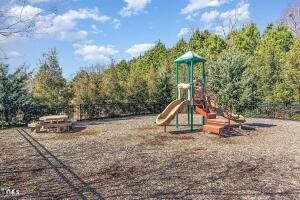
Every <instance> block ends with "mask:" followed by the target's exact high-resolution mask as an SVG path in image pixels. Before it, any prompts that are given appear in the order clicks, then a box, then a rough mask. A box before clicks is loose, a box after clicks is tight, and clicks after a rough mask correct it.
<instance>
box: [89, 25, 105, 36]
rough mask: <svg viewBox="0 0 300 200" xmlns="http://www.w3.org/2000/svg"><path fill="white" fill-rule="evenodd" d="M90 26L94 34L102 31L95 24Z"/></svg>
mask: <svg viewBox="0 0 300 200" xmlns="http://www.w3.org/2000/svg"><path fill="white" fill-rule="evenodd" d="M91 28H92V30H93V31H92V33H94V34H99V33H102V32H103V31H102V30H100V29H98V27H97V26H96V25H95V24H92V26H91Z"/></svg>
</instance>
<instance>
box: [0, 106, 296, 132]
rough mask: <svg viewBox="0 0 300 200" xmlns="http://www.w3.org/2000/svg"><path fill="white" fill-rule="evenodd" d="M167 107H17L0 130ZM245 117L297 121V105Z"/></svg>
mask: <svg viewBox="0 0 300 200" xmlns="http://www.w3.org/2000/svg"><path fill="white" fill-rule="evenodd" d="M165 106H166V105H162V104H159V103H157V102H145V103H133V102H105V103H102V104H80V105H67V106H47V105H35V106H19V107H10V108H6V109H3V108H2V109H1V108H0V126H2V127H4V126H7V125H23V124H27V123H28V122H29V121H32V120H37V119H38V118H39V117H41V116H44V115H55V114H66V115H68V116H69V117H70V119H73V120H77V121H80V120H88V119H101V118H113V117H122V116H130V115H146V114H157V113H160V112H161V111H162V110H163V109H164V108H165ZM242 114H243V115H245V117H265V118H279V119H291V120H299V121H300V104H259V105H258V106H256V107H253V108H249V109H247V110H246V111H245V112H244V113H242Z"/></svg>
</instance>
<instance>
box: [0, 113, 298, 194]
mask: <svg viewBox="0 0 300 200" xmlns="http://www.w3.org/2000/svg"><path fill="white" fill-rule="evenodd" d="M154 121H155V116H140V117H128V118H121V119H107V120H98V121H88V122H81V123H79V124H78V128H77V130H76V131H75V132H74V133H38V134H37V133H29V131H28V130H27V129H9V130H2V131H1V132H0V151H1V155H0V189H1V188H2V189H17V190H19V195H16V196H15V197H16V198H20V199H49V198H52V199H63V198H68V199H101V198H105V199H151V198H152V199H300V123H299V122H294V121H284V120H271V119H247V123H246V124H245V125H244V129H243V130H242V131H239V133H237V132H235V134H234V135H233V136H231V137H219V136H217V135H211V134H203V133H201V132H200V130H199V127H196V128H198V129H197V130H195V131H194V132H193V133H190V131H188V127H187V126H183V127H181V128H180V129H178V130H177V129H176V128H175V126H174V124H172V126H170V127H168V131H169V133H167V134H166V133H163V128H162V127H156V126H155V125H154V123H153V122H154ZM185 121H186V117H185V116H184V117H183V116H181V118H180V122H183V123H184V122H185ZM196 121H200V117H199V116H197V118H196ZM236 131H238V129H236ZM28 133H29V134H28ZM2 193H3V192H2ZM0 195H2V196H0V198H2V197H4V198H5V197H6V198H7V199H8V198H10V197H11V196H9V195H6V196H4V195H3V194H1V193H0Z"/></svg>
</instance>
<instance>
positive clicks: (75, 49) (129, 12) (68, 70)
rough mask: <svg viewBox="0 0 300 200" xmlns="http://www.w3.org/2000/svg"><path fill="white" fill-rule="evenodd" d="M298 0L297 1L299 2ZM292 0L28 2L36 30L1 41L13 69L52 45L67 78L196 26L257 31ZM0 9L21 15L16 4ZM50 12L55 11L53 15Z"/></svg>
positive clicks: (12, 0) (11, 0) (7, 2)
mask: <svg viewBox="0 0 300 200" xmlns="http://www.w3.org/2000/svg"><path fill="white" fill-rule="evenodd" d="M298 1H299V0H298ZM291 2H295V0H248V1H247V0H28V1H27V3H26V4H25V7H24V8H23V11H22V15H23V17H24V18H26V17H32V16H34V20H35V26H36V28H37V29H38V30H39V31H38V33H35V34H33V35H32V36H31V37H29V38H23V37H20V36H18V37H12V38H10V39H3V38H0V48H1V49H3V50H4V51H5V52H6V53H7V57H8V58H9V59H8V60H7V62H8V63H9V64H10V65H11V67H12V68H15V67H17V66H18V65H20V64H21V63H24V62H25V63H26V64H27V65H29V66H30V68H31V69H34V68H35V67H36V65H37V63H38V59H39V58H40V56H41V54H42V53H43V52H46V51H47V50H48V49H49V48H53V47H56V48H57V50H58V53H59V62H60V65H61V67H62V68H63V73H64V76H65V77H66V78H70V77H72V76H73V75H74V74H75V73H76V72H77V71H78V70H79V69H80V68H81V67H84V66H88V65H89V64H94V63H100V64H105V63H107V62H109V58H110V57H112V58H113V59H115V60H117V61H118V60H120V59H127V60H128V59H130V58H131V57H133V56H137V55H139V54H142V53H143V52H144V51H145V50H147V49H149V48H151V47H152V46H153V45H154V44H155V42H157V41H159V40H160V41H162V42H163V43H165V44H166V46H167V47H171V46H172V45H174V44H175V43H176V42H177V41H178V39H179V38H180V37H184V38H188V37H189V35H190V32H191V31H192V30H193V29H195V28H200V29H201V30H203V29H209V30H210V31H211V32H215V33H217V34H221V35H224V34H226V32H227V31H228V30H229V27H230V26H231V25H232V21H236V22H238V26H237V27H239V26H240V25H242V24H245V23H248V22H254V23H256V24H257V25H258V27H259V29H260V30H261V31H263V30H264V27H265V26H266V25H267V24H268V23H277V22H278V20H279V19H280V16H281V15H282V14H283V12H284V10H285V9H286V8H287V7H288V5H289V4H290V3H291ZM0 6H1V8H2V10H3V9H6V10H9V11H10V12H13V13H18V12H20V8H21V5H20V2H19V1H17V0H4V1H3V0H2V1H1V3H0ZM53 8H55V9H56V10H57V11H56V12H55V13H53Z"/></svg>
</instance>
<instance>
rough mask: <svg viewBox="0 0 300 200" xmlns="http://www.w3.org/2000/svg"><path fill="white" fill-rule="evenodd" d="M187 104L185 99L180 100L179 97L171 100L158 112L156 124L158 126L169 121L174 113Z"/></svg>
mask: <svg viewBox="0 0 300 200" xmlns="http://www.w3.org/2000/svg"><path fill="white" fill-rule="evenodd" d="M186 105H187V101H181V100H180V99H177V100H174V101H172V102H171V103H170V104H169V105H168V106H167V107H166V108H165V110H164V111H163V112H162V113H161V114H159V115H158V116H157V118H156V124H157V125H159V126H165V125H168V124H170V123H171V121H172V120H173V119H174V117H175V116H176V114H177V113H178V112H180V111H181V110H182V109H183V108H184V107H185V106H186Z"/></svg>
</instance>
